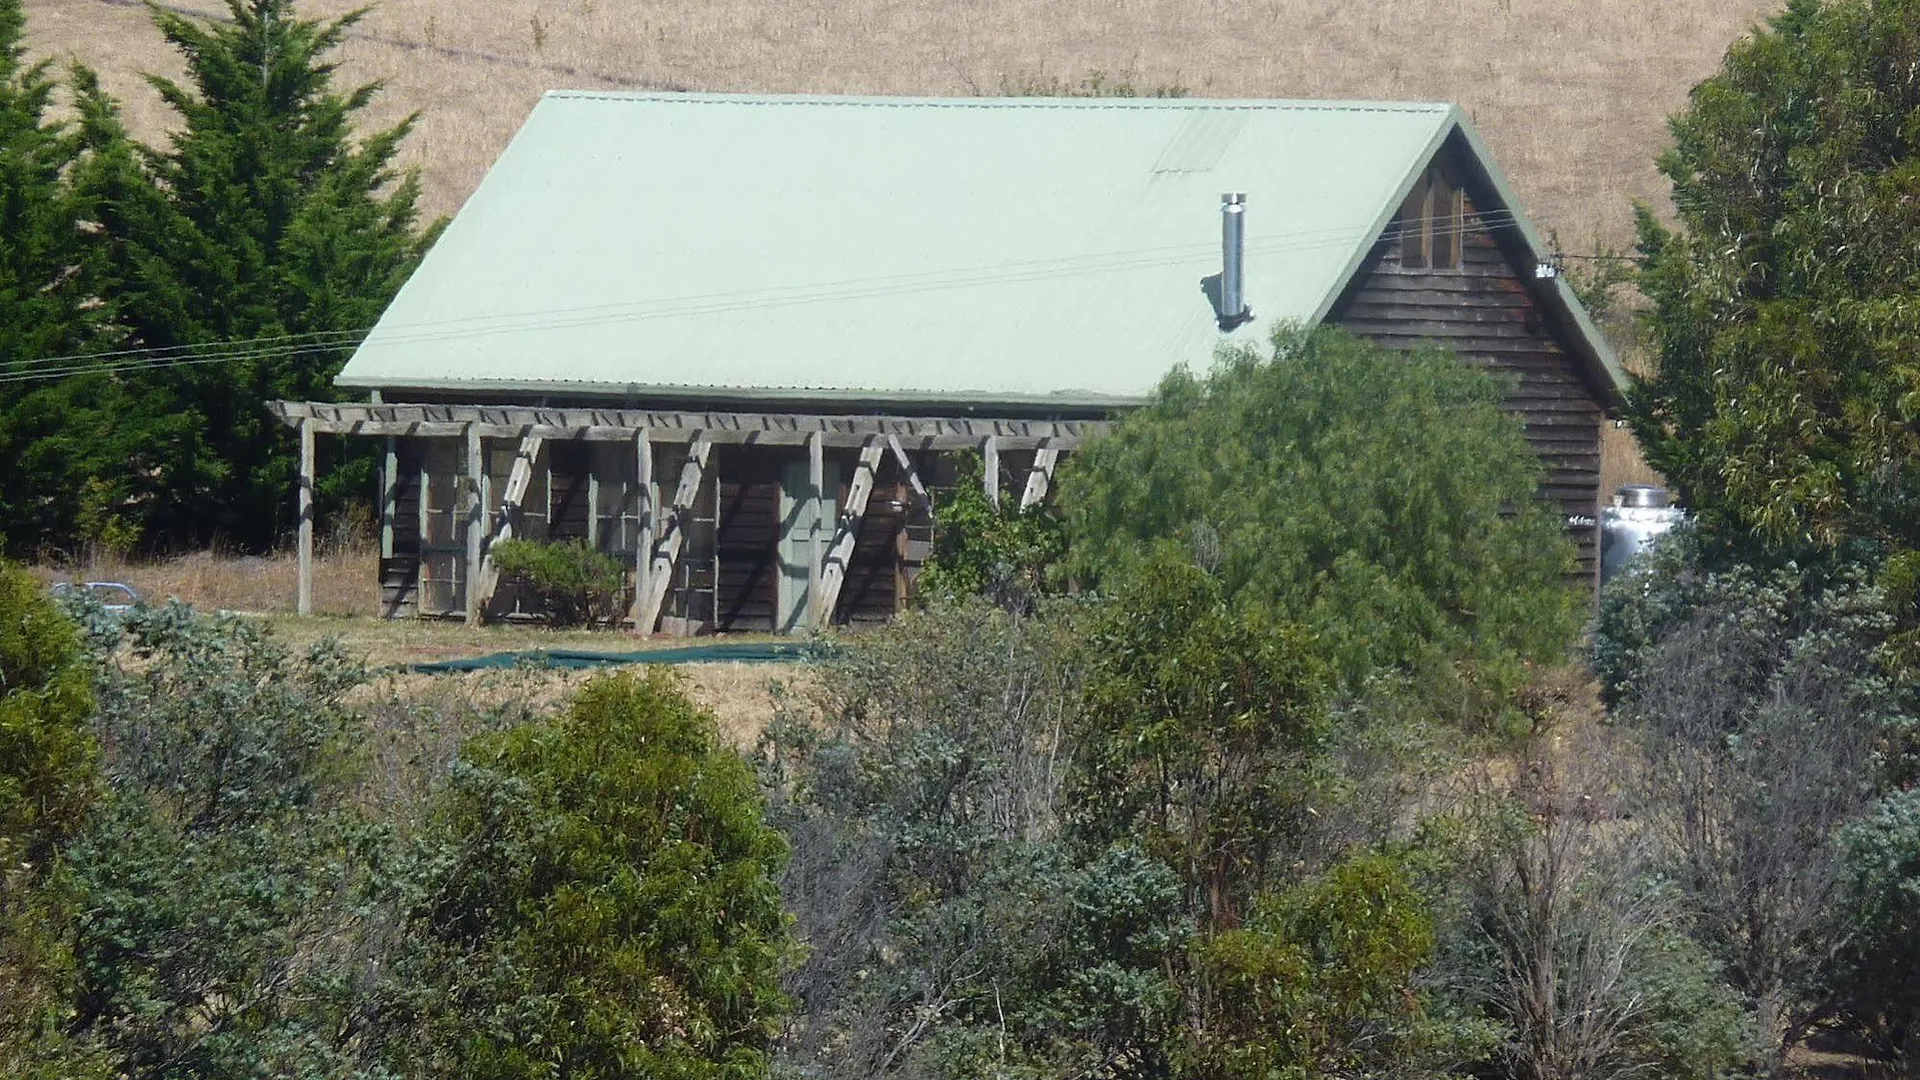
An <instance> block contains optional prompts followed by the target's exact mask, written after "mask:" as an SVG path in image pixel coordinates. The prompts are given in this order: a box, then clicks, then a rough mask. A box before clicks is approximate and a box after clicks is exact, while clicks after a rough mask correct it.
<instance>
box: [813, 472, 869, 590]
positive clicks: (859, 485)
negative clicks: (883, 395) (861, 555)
mask: <svg viewBox="0 0 1920 1080" xmlns="http://www.w3.org/2000/svg"><path fill="white" fill-rule="evenodd" d="M881 450H882V447H881V445H880V443H879V441H878V440H876V439H869V440H867V444H866V445H865V446H862V447H861V448H860V461H859V464H858V465H857V466H855V468H854V473H853V483H852V484H851V485H849V486H848V488H847V505H846V508H845V510H844V511H843V512H842V513H841V515H840V525H839V527H838V529H837V530H836V531H835V532H834V534H833V544H832V546H830V547H829V548H828V549H827V558H826V565H825V566H824V567H822V568H821V571H820V604H819V607H818V608H817V609H816V610H815V611H814V613H813V615H814V618H813V625H814V626H816V627H818V626H825V625H827V624H828V623H830V622H832V621H833V611H834V609H835V608H836V607H838V606H839V604H840V587H841V586H842V585H844V584H846V580H847V565H848V564H849V563H850V562H852V561H853V549H854V545H855V544H856V543H857V542H858V541H859V539H860V525H861V522H863V521H864V520H865V519H866V516H867V502H868V500H870V499H871V498H872V496H873V481H874V476H875V474H877V473H878V472H879V471H880V452H881Z"/></svg>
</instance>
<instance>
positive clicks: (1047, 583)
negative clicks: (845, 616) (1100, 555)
mask: <svg viewBox="0 0 1920 1080" xmlns="http://www.w3.org/2000/svg"><path fill="white" fill-rule="evenodd" d="M984 470H985V466H984V464H983V463H982V461H981V460H980V458H979V457H978V456H969V457H966V458H963V459H961V462H960V468H959V475H958V477H957V478H956V479H955V481H954V488H953V491H952V493H951V494H949V495H948V496H947V497H946V499H945V500H943V501H942V503H941V505H940V513H939V515H938V517H937V525H936V528H935V530H934V532H935V535H934V548H933V562H932V563H931V564H930V565H929V566H928V567H927V569H926V572H925V573H924V574H922V575H921V577H920V584H919V589H918V591H919V594H920V596H921V597H922V598H924V599H935V598H938V599H942V600H951V599H954V598H956V597H963V596H984V597H986V598H987V599H989V600H992V601H993V602H994V603H996V604H998V605H1000V606H1001V607H1003V608H1006V609H1008V610H1010V611H1012V610H1019V611H1027V612H1031V611H1032V610H1033V608H1034V605H1035V604H1036V603H1038V602H1039V600H1040V598H1041V597H1042V596H1045V595H1046V594H1047V593H1049V592H1052V591H1055V590H1056V589H1057V588H1058V587H1059V585H1060V580H1059V579H1060V577H1061V573H1060V571H1061V565H1060V563H1061V560H1062V559H1064V558H1066V554H1067V536H1066V530H1065V528H1064V527H1063V526H1062V525H1061V522H1060V519H1059V517H1058V516H1056V515H1055V514H1054V513H1053V511H1052V510H1051V509H1050V508H1048V507H1046V506H1044V505H1043V506H1029V507H1026V508H1024V509H1023V508H1022V507H1021V506H1020V500H1019V497H1018V496H1017V495H1015V494H1014V493H1012V492H1002V493H1001V496H1000V505H999V506H995V505H993V503H991V502H989V501H988V500H987V493H986V490H985V488H984V486H983V485H982V483H981V480H982V478H983V477H984V475H985V472H984Z"/></svg>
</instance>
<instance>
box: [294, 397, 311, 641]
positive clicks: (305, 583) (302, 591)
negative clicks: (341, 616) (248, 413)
mask: <svg viewBox="0 0 1920 1080" xmlns="http://www.w3.org/2000/svg"><path fill="white" fill-rule="evenodd" d="M299 563H300V583H299V595H298V596H297V597H296V598H295V600H294V610H296V611H298V612H299V613H300V614H302V615H311V614H313V422H312V421H310V420H302V421H300V553H299Z"/></svg>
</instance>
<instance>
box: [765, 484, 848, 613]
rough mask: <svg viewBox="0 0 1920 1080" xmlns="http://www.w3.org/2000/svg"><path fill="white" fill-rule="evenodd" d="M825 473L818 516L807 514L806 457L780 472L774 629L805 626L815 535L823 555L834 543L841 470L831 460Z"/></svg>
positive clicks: (809, 488)
mask: <svg viewBox="0 0 1920 1080" xmlns="http://www.w3.org/2000/svg"><path fill="white" fill-rule="evenodd" d="M823 475H824V481H823V483H822V484H821V491H820V513H819V515H818V516H817V517H816V516H814V515H812V514H810V513H808V510H809V509H810V508H811V506H812V501H811V499H810V496H811V495H812V491H811V486H810V485H809V484H808V483H807V461H806V459H805V458H801V459H800V460H798V461H789V462H787V464H786V466H785V468H783V469H782V470H781V473H780V540H779V559H778V562H779V564H780V576H779V578H778V582H777V586H778V591H779V595H778V596H777V597H776V598H775V599H776V603H775V606H774V609H773V611H774V629H775V630H777V631H779V632H780V633H782V634H791V633H793V632H794V631H795V630H799V629H804V628H805V627H806V625H807V580H808V577H809V574H808V570H807V567H808V563H809V560H810V559H811V558H812V555H813V538H814V536H815V534H816V533H817V534H818V536H819V538H820V552H821V554H822V555H823V556H824V555H825V554H826V550H827V545H829V544H831V543H833V530H834V523H835V522H837V521H839V520H840V506H839V495H840V469H839V467H838V466H836V465H835V464H834V463H833V462H831V461H829V462H827V463H826V470H825V473H824V474H823ZM763 550H764V549H763Z"/></svg>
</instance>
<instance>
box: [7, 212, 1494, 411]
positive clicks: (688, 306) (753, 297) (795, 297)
mask: <svg viewBox="0 0 1920 1080" xmlns="http://www.w3.org/2000/svg"><path fill="white" fill-rule="evenodd" d="M1469 216H1470V217H1474V218H1476V220H1478V221H1480V222H1481V223H1482V225H1483V226H1484V227H1485V228H1495V227H1499V226H1501V225H1504V224H1509V223H1511V221H1512V219H1513V214H1512V213H1511V212H1510V211H1495V212H1492V213H1489V214H1485V215H1469ZM1442 220H1451V215H1443V216H1435V217H1431V218H1411V219H1402V220H1401V221H1400V222H1397V223H1396V224H1395V225H1394V226H1391V227H1389V228H1388V229H1385V230H1383V231H1382V233H1381V235H1380V237H1379V240H1380V242H1383V243H1397V242H1399V240H1400V239H1401V237H1402V235H1403V234H1405V233H1406V232H1408V231H1410V230H1413V229H1424V228H1425V227H1426V226H1427V224H1428V223H1429V222H1437V221H1442ZM1445 231H1446V232H1447V233H1448V234H1452V233H1455V232H1459V233H1461V234H1465V233H1470V232H1475V231H1482V230H1481V229H1477V228H1475V227H1471V226H1469V227H1465V228H1460V229H1453V228H1449V229H1447V230H1445ZM1358 235H1360V234H1357V233H1355V232H1354V231H1353V230H1351V229H1341V228H1327V229H1308V230H1301V231H1298V232H1295V233H1290V234H1287V235H1286V236H1285V237H1283V238H1281V239H1279V240H1277V241H1276V240H1268V241H1266V242H1263V243H1255V244H1249V245H1247V250H1248V251H1250V252H1259V253H1263V254H1271V253H1278V252H1282V251H1288V250H1307V249H1311V248H1316V247H1325V246H1337V245H1344V244H1348V243H1351V242H1352V241H1353V239H1355V238H1356V237H1357V236H1358ZM1213 250H1215V245H1212V244H1207V243H1196V244H1179V245H1169V246H1163V247H1156V248H1137V249H1132V250H1129V251H1120V252H1109V253H1102V254H1098V255H1079V256H1067V257H1063V258H1051V259H1028V260H1018V261H1014V262H1007V263H999V264H992V265H988V266H982V267H975V268H969V269H959V270H955V269H943V270H925V271H907V272H904V273H899V274H890V275H886V276H882V277H872V278H855V279H850V280H845V281H838V282H821V283H809V284H805V285H786V286H771V287H768V288H765V289H760V290H746V291H741V290H735V291H731V292H720V293H706V294H693V295H688V296H680V297H674V298H672V299H670V300H666V301H623V302H618V303H612V304H597V305H588V306H584V307H577V308H557V309H549V310H547V311H541V312H524V313H512V314H503V315H487V316H466V317H462V318H456V319H444V320H427V321H422V322H417V323H407V324H402V325H400V326H398V327H395V328H393V329H394V331H395V333H393V334H390V335H383V340H387V341H393V342H396V343H411V342H414V341H419V340H425V339H428V338H439V337H443V336H445V335H441V334H437V333H433V334H426V335H422V334H420V333H419V332H421V331H427V330H429V329H430V328H434V327H461V326H465V327H477V326H479V325H481V324H488V323H499V322H503V321H512V320H519V321H522V322H524V321H527V320H533V322H532V323H531V324H530V325H524V326H520V325H509V326H505V327H497V328H496V329H499V330H503V331H505V330H511V331H518V330H534V329H546V328H548V327H550V326H551V327H571V326H575V325H591V323H592V322H595V321H598V320H586V321H584V322H583V321H581V320H580V319H579V317H580V316H584V315H586V314H588V313H593V312H606V313H612V312H626V313H628V315H631V316H633V317H640V318H656V317H669V316H675V315H682V314H695V315H698V314H708V313H710V312H711V310H712V307H711V305H712V304H723V305H724V306H726V307H742V306H769V305H771V306H780V305H783V304H785V303H790V302H803V303H814V302H820V301H826V300H835V299H841V298H849V299H860V298H865V297H867V296H871V295H880V294H887V293H895V292H919V291H924V290H923V289H922V288H920V287H919V286H921V285H933V286H937V287H964V286H970V285H982V284H998V283H1000V282H1003V281H1006V282H1019V281H1026V280H1035V279H1039V278H1044V277H1052V276H1056V275H1067V274H1079V273H1097V272H1104V271H1113V270H1128V269H1139V268H1143V267H1150V266H1157V265H1167V264H1170V263H1173V262H1177V261H1181V260H1180V259H1178V258H1175V256H1180V255H1186V256H1199V255H1204V254H1207V253H1210V252H1212V251H1213ZM1009 271H1014V272H1013V273H1009ZM942 279H947V280H942ZM783 293H784V294H790V295H786V296H782V295H780V294H783ZM703 302H704V303H703ZM556 316H561V317H565V316H575V318H574V319H570V320H566V321H560V320H557V319H556V318H555V317H556ZM622 317H623V318H624V317H626V316H622ZM371 332H372V328H371V327H369V328H366V329H358V330H329V331H311V332H308V333H302V334H280V335H274V336H270V337H259V338H251V339H240V340H234V341H227V342H220V343H216V344H214V345H212V346H195V345H173V346H159V347H153V348H144V349H121V350H115V351H111V352H104V353H75V354H70V355H65V356H52V357H40V358H35V359H27V360H14V361H7V362H5V364H6V365H7V366H9V367H12V368H16V369H17V368H23V367H41V366H51V365H56V364H68V363H73V362H79V361H99V360H104V359H110V358H121V357H142V358H145V357H154V358H173V357H176V356H177V357H181V358H194V359H199V358H201V357H205V356H210V355H211V354H208V353H206V352H204V350H205V349H206V348H209V347H212V348H218V349H238V348H247V349H251V347H253V346H256V345H266V344H279V343H286V344H288V345H297V346H305V345H309V344H321V343H324V344H337V345H344V344H350V343H355V342H356V341H357V339H363V338H364V337H365V336H366V335H367V334H369V333H371ZM17 373H18V372H17V371H4V372H0V374H4V375H10V374H17Z"/></svg>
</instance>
